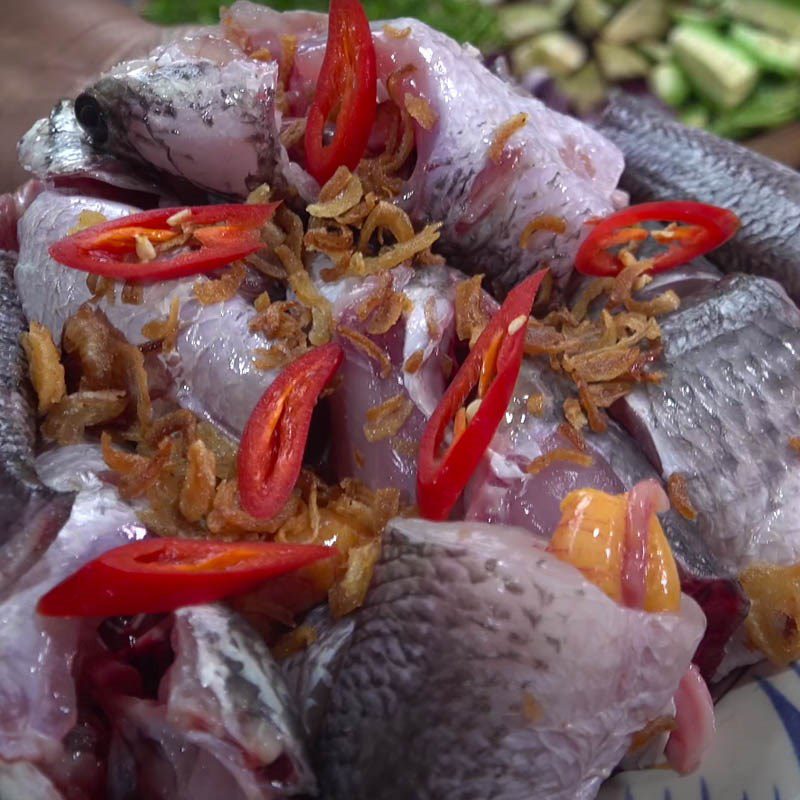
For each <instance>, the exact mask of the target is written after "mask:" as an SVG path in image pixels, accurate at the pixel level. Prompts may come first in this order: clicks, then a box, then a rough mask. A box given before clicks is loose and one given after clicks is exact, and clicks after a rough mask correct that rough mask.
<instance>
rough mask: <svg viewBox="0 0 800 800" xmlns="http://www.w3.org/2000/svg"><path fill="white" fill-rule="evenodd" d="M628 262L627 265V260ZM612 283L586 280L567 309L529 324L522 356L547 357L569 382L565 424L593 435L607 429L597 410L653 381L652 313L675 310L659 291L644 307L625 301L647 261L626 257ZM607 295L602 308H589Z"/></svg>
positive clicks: (655, 329) (673, 301)
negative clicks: (570, 392)
mask: <svg viewBox="0 0 800 800" xmlns="http://www.w3.org/2000/svg"><path fill="white" fill-rule="evenodd" d="M631 259H632V260H631ZM627 263H628V266H626V267H625V268H624V269H623V270H622V272H621V273H620V274H619V275H618V276H617V277H616V278H598V279H595V280H592V281H588V282H587V283H586V284H585V285H584V287H583V288H582V289H581V291H580V293H579V294H578V296H577V298H576V299H575V302H574V304H573V306H572V308H571V309H570V308H563V307H562V308H558V309H556V310H555V311H551V312H550V313H549V314H548V315H547V316H546V317H545V318H544V319H542V320H536V319H531V320H529V322H528V330H527V334H526V340H525V352H526V353H527V354H528V355H537V356H542V355H543V356H547V357H549V359H550V365H551V367H552V369H553V370H555V371H556V372H561V373H564V374H565V375H566V376H567V377H569V378H571V379H572V381H573V383H574V385H575V388H576V390H577V396H578V397H577V400H576V399H574V398H569V399H568V400H567V401H566V402H565V403H564V413H565V417H566V418H567V420H568V421H569V422H570V424H571V425H573V426H574V427H575V428H576V429H578V430H579V429H580V428H582V427H583V426H585V425H587V424H588V425H589V427H590V428H591V429H592V430H593V431H595V432H602V431H604V430H605V429H606V427H607V422H606V418H605V414H604V413H603V409H606V408H608V407H609V406H611V405H612V404H613V403H615V402H616V401H618V400H620V399H621V398H623V397H625V395H627V394H628V393H629V392H631V391H632V390H633V389H634V387H635V386H636V385H637V384H638V383H643V382H658V381H659V380H660V379H661V374H660V373H659V372H657V371H653V370H651V369H650V366H651V364H652V363H653V362H654V361H656V360H657V359H658V358H659V357H660V355H661V328H660V326H659V324H658V321H657V319H656V315H657V314H661V313H665V312H667V311H672V310H674V308H676V307H677V296H675V295H674V293H672V292H665V293H664V294H662V295H660V296H659V297H656V298H655V299H654V300H651V301H648V302H642V301H637V300H635V299H634V298H633V297H632V296H631V292H632V291H634V287H635V286H636V285H637V280H638V279H639V278H640V277H641V276H642V274H643V271H644V270H646V269H648V268H649V262H642V261H636V259H634V258H633V257H632V256H631V257H630V258H629V259H628V261H627ZM603 296H607V299H606V304H605V308H603V309H601V310H600V312H599V314H596V313H595V314H592V315H591V316H590V311H591V309H592V307H593V306H594V305H595V304H596V302H597V301H599V300H600V299H601V298H602V297H603Z"/></svg>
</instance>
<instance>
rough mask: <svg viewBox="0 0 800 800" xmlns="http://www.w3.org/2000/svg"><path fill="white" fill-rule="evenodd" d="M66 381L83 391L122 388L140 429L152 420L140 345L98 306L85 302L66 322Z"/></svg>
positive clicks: (64, 344)
mask: <svg viewBox="0 0 800 800" xmlns="http://www.w3.org/2000/svg"><path fill="white" fill-rule="evenodd" d="M61 349H62V352H63V359H64V366H65V367H66V374H67V383H68V386H70V388H73V387H75V388H78V389H80V390H86V389H90V390H97V391H103V390H120V391H122V392H123V393H124V396H125V397H126V398H127V402H126V404H125V405H126V407H128V406H129V405H130V406H131V407H133V406H135V409H136V418H137V420H138V423H139V427H140V429H141V430H145V429H146V428H147V427H148V426H149V425H150V422H151V421H152V417H153V408H152V402H151V400H150V388H149V382H148V378H147V372H146V370H145V366H144V356H143V355H142V353H141V351H140V350H139V348H137V347H134V346H133V345H132V344H130V343H129V342H128V341H127V340H126V339H125V337H124V336H123V335H122V334H121V333H120V332H119V331H118V330H117V329H116V328H115V327H114V326H113V325H112V324H111V323H110V322H109V321H108V318H107V317H106V315H105V314H104V313H103V312H102V311H100V310H99V309H97V308H93V307H92V306H90V305H87V304H84V305H83V306H81V308H79V309H78V311H77V312H76V313H75V314H73V316H71V317H70V318H69V319H68V320H67V321H66V323H64V331H63V334H62V345H61Z"/></svg>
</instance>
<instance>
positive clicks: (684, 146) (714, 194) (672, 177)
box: [598, 94, 800, 300]
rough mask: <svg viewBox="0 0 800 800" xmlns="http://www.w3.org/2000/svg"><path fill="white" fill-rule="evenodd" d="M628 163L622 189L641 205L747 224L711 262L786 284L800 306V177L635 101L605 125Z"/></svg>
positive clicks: (614, 109) (616, 106)
mask: <svg viewBox="0 0 800 800" xmlns="http://www.w3.org/2000/svg"><path fill="white" fill-rule="evenodd" d="M598 129H599V130H600V132H601V133H602V134H603V135H604V136H606V137H608V139H610V140H611V141H612V142H614V144H616V145H617V146H618V147H619V148H620V150H622V152H623V154H624V156H625V173H624V175H623V178H622V186H623V187H624V188H625V189H627V190H628V191H629V192H630V193H631V197H632V199H633V200H635V201H637V202H642V201H649V200H678V199H687V200H700V201H702V202H706V203H714V204H715V205H718V206H723V207H725V208H729V209H731V211H734V212H735V213H736V214H738V215H739V217H740V218H741V220H742V228H741V230H740V231H739V233H738V234H737V235H736V237H735V238H734V239H733V240H732V241H730V242H728V243H727V244H726V245H724V246H723V247H721V248H720V249H719V250H715V251H714V252H713V253H711V254H710V255H709V258H710V259H711V260H712V261H713V262H714V263H715V264H717V265H718V266H719V267H720V268H721V269H722V270H724V271H725V272H752V273H755V274H757V275H764V276H766V277H768V278H774V279H775V280H777V281H780V282H781V283H782V284H783V285H784V287H785V288H786V291H787V292H789V294H790V295H791V296H792V297H793V298H794V299H795V300H797V299H800V244H798V242H799V241H800V237H799V236H798V235H799V234H800V175H798V173H797V172H795V171H794V170H791V169H789V168H788V167H785V166H784V165H782V164H778V163H777V162H775V161H772V160H771V159H769V158H766V157H764V156H762V155H759V154H758V153H755V152H753V151H752V150H749V149H748V148H746V147H743V146H742V145H739V144H736V143H734V142H730V141H727V140H725V139H720V138H719V137H717V136H714V135H713V134H711V133H707V132H705V131H701V130H697V129H695V128H687V127H686V126H684V125H681V124H680V123H679V122H677V121H675V120H674V119H672V118H671V117H669V116H667V115H666V114H664V113H662V112H661V111H660V110H659V109H657V108H655V107H654V106H652V105H651V104H649V103H647V102H646V101H643V100H641V99H638V98H635V97H632V96H629V95H621V94H620V95H616V96H615V97H614V98H613V100H612V101H611V103H610V104H609V105H608V107H607V109H606V111H605V114H604V116H603V118H602V120H601V121H600V123H599V125H598Z"/></svg>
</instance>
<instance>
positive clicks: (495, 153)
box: [489, 113, 528, 164]
mask: <svg viewBox="0 0 800 800" xmlns="http://www.w3.org/2000/svg"><path fill="white" fill-rule="evenodd" d="M527 124H528V115H527V114H525V113H522V114H514V116H513V117H511V118H510V119H507V120H506V121H505V122H504V123H503V124H502V125H501V126H500V127H499V128H498V129H497V130H496V131H495V134H494V138H493V139H492V143H491V144H490V145H489V158H490V160H491V161H493V162H494V163H495V164H499V163H500V161H501V160H502V158H503V151H504V150H505V149H506V145H507V144H508V140H509V139H510V138H511V137H512V136H513V135H514V134H515V133H516V132H517V131H519V130H522V129H523V128H524V127H525V126H526V125H527Z"/></svg>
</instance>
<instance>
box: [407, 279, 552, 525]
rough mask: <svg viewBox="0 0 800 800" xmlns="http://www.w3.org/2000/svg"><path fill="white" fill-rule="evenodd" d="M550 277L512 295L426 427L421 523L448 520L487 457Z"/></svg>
mask: <svg viewBox="0 0 800 800" xmlns="http://www.w3.org/2000/svg"><path fill="white" fill-rule="evenodd" d="M546 274H547V270H540V271H539V272H537V273H535V274H534V275H531V276H529V277H528V278H526V279H525V280H524V281H523V282H522V283H520V284H519V286H517V287H516V288H514V289H513V290H512V291H511V292H509V294H508V297H507V298H506V300H505V302H504V303H503V305H502V306H501V307H500V309H499V310H498V311H497V313H496V314H495V315H494V316H493V317H492V319H491V320H490V321H489V324H488V325H487V326H486V328H484V330H483V333H481V335H480V337H479V338H478V341H477V342H475V345H474V347H473V348H472V350H471V351H470V353H469V355H468V356H467V358H466V360H465V361H464V363H463V364H462V365H461V368H460V369H459V370H458V372H457V373H456V375H455V377H454V378H453V380H452V382H451V383H450V386H448V388H447V391H446V392H445V393H444V396H443V397H442V399H441V401H440V402H439V405H438V406H437V407H436V410H435V411H434V412H433V415H432V416H431V418H430V420H429V421H428V424H427V426H426V428H425V431H424V433H423V434H422V439H421V441H420V447H419V459H418V462H417V503H418V504H419V509H420V513H421V514H422V516H423V517H427V518H428V519H436V520H441V519H447V516H448V515H449V513H450V511H451V509H452V508H453V506H454V505H455V503H456V501H457V500H458V498H459V496H460V494H461V492H462V491H463V490H464V487H465V486H466V485H467V481H468V480H469V479H470V477H471V475H472V473H473V472H474V471H475V468H476V467H477V466H478V463H479V462H480V460H481V458H482V456H483V454H484V453H485V452H486V448H487V447H488V446H489V442H491V440H492V437H493V436H494V434H495V431H496V430H497V427H498V425H499V424H500V420H501V419H502V418H503V414H505V412H506V409H507V408H508V404H509V402H510V400H511V397H512V395H513V393H514V385H515V384H516V382H517V376H518V375H519V369H520V365H521V364H522V356H523V351H524V346H525V332H526V330H527V321H528V316H529V315H530V313H531V308H532V307H533V301H534V299H535V298H536V292H537V290H538V289H539V285H540V284H541V282H542V279H543V278H544V276H545V275H546ZM476 386H477V387H479V391H478V397H477V398H476V401H477V400H479V401H480V405H479V406H478V408H477V411H475V413H474V415H473V416H472V419H471V420H469V421H468V420H467V417H468V412H467V410H466V409H465V408H464V404H465V402H466V401H467V399H468V398H469V397H470V394H471V393H472V392H473V390H474V389H475V387H476ZM473 402H475V401H473ZM467 408H469V406H467ZM450 423H455V427H454V431H453V441H452V443H451V444H450V446H449V447H448V448H447V449H446V450H445V451H444V453H443V454H440V450H441V448H442V446H443V443H444V439H445V435H446V432H447V430H448V427H449V425H450Z"/></svg>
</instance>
